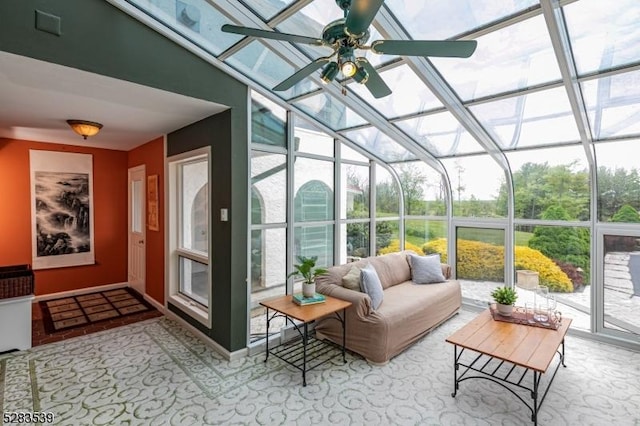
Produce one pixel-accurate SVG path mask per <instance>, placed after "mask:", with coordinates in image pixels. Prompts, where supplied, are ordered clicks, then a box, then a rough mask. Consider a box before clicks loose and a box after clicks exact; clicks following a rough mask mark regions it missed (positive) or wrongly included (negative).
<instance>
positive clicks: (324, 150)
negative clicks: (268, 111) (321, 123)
mask: <svg viewBox="0 0 640 426" xmlns="http://www.w3.org/2000/svg"><path fill="white" fill-rule="evenodd" d="M294 132H295V134H294V149H295V150H296V151H298V152H305V153H308V154H316V155H323V156H325V157H331V158H333V156H334V141H333V138H332V137H331V136H329V135H327V134H326V133H324V132H323V131H321V130H320V129H318V128H317V127H316V126H314V125H313V124H311V123H309V122H307V121H304V120H302V119H298V117H297V116H296V128H295V130H294Z"/></svg>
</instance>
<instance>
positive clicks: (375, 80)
mask: <svg viewBox="0 0 640 426" xmlns="http://www.w3.org/2000/svg"><path fill="white" fill-rule="evenodd" d="M358 65H360V66H361V67H362V68H364V69H365V70H366V71H367V73H368V74H369V78H367V81H365V83H364V85H365V86H367V89H369V92H371V94H372V95H373V97H374V98H384V97H385V96H388V95H390V94H391V89H389V86H387V83H385V82H384V80H383V79H382V77H380V74H378V71H376V69H375V68H374V67H373V65H371V64H370V63H369V61H367V60H366V59H365V58H358Z"/></svg>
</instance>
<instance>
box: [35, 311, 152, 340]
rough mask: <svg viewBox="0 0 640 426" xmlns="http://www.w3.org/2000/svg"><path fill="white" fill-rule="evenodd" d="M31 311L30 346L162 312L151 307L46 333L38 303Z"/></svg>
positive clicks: (81, 334)
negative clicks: (135, 312)
mask: <svg viewBox="0 0 640 426" xmlns="http://www.w3.org/2000/svg"><path fill="white" fill-rule="evenodd" d="M31 312H32V314H31V318H32V322H31V346H39V345H44V344H45V343H53V342H59V341H61V340H65V339H69V338H71V337H77V336H83V335H85V334H91V333H95V332H97V331H103V330H109V329H111V328H115V327H120V326H123V325H127V324H132V323H135V322H138V321H144V320H146V319H149V318H155V317H159V316H162V313H161V312H160V311H158V310H157V309H152V310H150V311H145V312H141V313H139V314H132V315H126V316H122V317H118V318H114V319H110V320H104V321H100V322H96V323H93V324H89V325H86V326H83V327H77V328H72V329H68V330H61V331H57V332H55V333H51V334H47V332H46V331H45V329H44V323H43V321H42V310H41V309H40V304H39V303H34V304H33V306H32V309H31Z"/></svg>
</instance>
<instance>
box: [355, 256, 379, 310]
mask: <svg viewBox="0 0 640 426" xmlns="http://www.w3.org/2000/svg"><path fill="white" fill-rule="evenodd" d="M360 286H361V290H362V292H363V293H366V294H368V295H369V297H370V298H371V306H372V307H373V309H374V310H376V309H378V308H379V307H380V305H381V304H382V298H383V297H384V290H383V289H382V283H381V282H380V277H378V273H377V272H376V270H375V269H374V267H373V266H372V265H371V264H367V266H365V267H364V268H362V269H361V270H360Z"/></svg>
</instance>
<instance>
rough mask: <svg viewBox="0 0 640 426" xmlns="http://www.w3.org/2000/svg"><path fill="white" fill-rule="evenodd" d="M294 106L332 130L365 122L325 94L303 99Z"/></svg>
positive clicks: (341, 103) (340, 102)
mask: <svg viewBox="0 0 640 426" xmlns="http://www.w3.org/2000/svg"><path fill="white" fill-rule="evenodd" d="M295 106H297V107H298V108H300V109H301V110H303V111H304V112H306V113H308V114H309V115H311V116H312V117H315V118H316V119H318V120H319V121H320V122H322V123H324V124H326V125H327V126H328V127H329V128H331V129H333V130H340V129H345V128H348V127H354V126H359V125H361V124H365V123H366V121H365V120H364V118H362V117H361V116H360V115H359V114H357V113H356V112H354V111H353V110H352V109H350V108H349V107H347V106H346V105H345V104H344V103H343V102H342V101H341V100H338V99H336V98H334V97H333V96H331V95H329V94H327V93H320V94H317V95H313V96H309V97H306V98H303V99H301V100H299V101H297V102H296V103H295Z"/></svg>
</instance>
